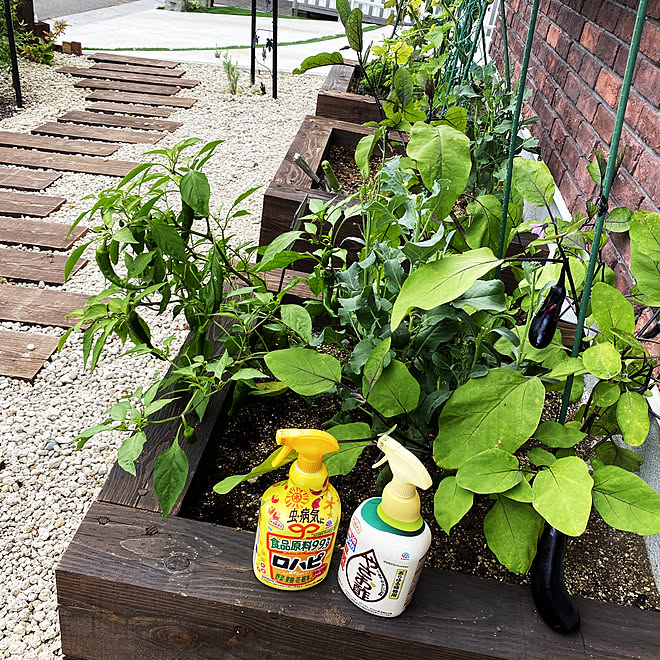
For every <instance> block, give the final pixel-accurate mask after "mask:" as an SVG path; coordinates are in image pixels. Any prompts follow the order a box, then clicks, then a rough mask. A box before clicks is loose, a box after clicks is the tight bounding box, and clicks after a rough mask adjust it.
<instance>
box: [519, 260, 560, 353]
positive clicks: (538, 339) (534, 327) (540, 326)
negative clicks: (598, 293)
mask: <svg viewBox="0 0 660 660" xmlns="http://www.w3.org/2000/svg"><path fill="white" fill-rule="evenodd" d="M564 277H565V267H564V268H562V270H561V276H560V277H559V282H557V284H555V285H554V286H553V287H551V288H550V291H549V292H548V295H547V296H546V298H545V300H544V301H543V305H542V307H541V309H539V311H538V312H537V313H536V316H535V317H534V318H533V319H532V323H531V325H530V326H529V337H528V338H529V343H530V344H531V345H532V346H533V347H534V348H545V347H546V346H549V345H550V342H551V341H552V338H553V337H554V335H555V330H556V329H557V323H558V322H559V317H560V316H561V308H562V305H563V304H564V300H565V299H566V288H565V287H564Z"/></svg>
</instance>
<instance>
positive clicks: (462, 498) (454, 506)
mask: <svg viewBox="0 0 660 660" xmlns="http://www.w3.org/2000/svg"><path fill="white" fill-rule="evenodd" d="M473 501H474V494H473V493H472V491H469V490H465V488H461V487H460V486H459V485H458V484H457V483H456V477H446V478H445V479H443V480H442V481H441V482H440V485H439V486H438V490H436V491H435V497H434V498H433V504H434V511H435V519H436V520H437V521H438V525H440V527H442V529H444V530H445V532H447V534H449V532H451V528H452V527H453V526H454V525H455V524H456V523H457V522H458V521H459V520H460V519H461V518H462V517H463V516H464V515H465V514H466V513H467V512H468V511H469V510H470V509H471V508H472V502H473Z"/></svg>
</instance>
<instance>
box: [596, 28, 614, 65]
mask: <svg viewBox="0 0 660 660" xmlns="http://www.w3.org/2000/svg"><path fill="white" fill-rule="evenodd" d="M618 50H619V42H618V41H617V40H616V39H615V38H614V37H612V36H610V35H609V34H608V33H607V32H601V33H600V37H598V45H597V46H596V57H599V58H600V59H601V60H602V61H603V62H604V63H605V64H607V66H609V67H611V66H612V65H613V64H614V60H616V56H617V52H618Z"/></svg>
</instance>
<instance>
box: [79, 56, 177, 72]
mask: <svg viewBox="0 0 660 660" xmlns="http://www.w3.org/2000/svg"><path fill="white" fill-rule="evenodd" d="M87 57H88V58H89V59H90V60H94V61H95V62H119V63H121V64H136V65H138V66H155V67H165V68H167V69H173V68H174V67H175V66H179V62H170V61H169V60H154V59H151V58H148V57H140V56H135V55H119V54H118V53H92V54H91V55H88V56H87Z"/></svg>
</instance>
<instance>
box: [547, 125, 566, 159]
mask: <svg viewBox="0 0 660 660" xmlns="http://www.w3.org/2000/svg"><path fill="white" fill-rule="evenodd" d="M550 137H551V138H552V142H553V143H554V148H555V149H556V150H557V151H561V150H562V148H563V146H564V142H565V141H566V138H567V137H568V133H567V132H566V129H565V128H564V124H562V121H561V119H555V121H554V124H553V125H552V130H551V131H550Z"/></svg>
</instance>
